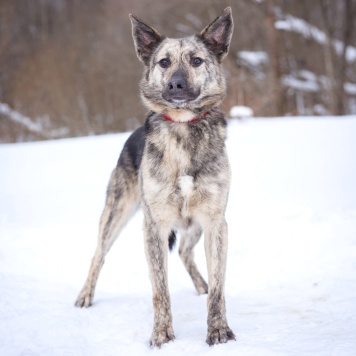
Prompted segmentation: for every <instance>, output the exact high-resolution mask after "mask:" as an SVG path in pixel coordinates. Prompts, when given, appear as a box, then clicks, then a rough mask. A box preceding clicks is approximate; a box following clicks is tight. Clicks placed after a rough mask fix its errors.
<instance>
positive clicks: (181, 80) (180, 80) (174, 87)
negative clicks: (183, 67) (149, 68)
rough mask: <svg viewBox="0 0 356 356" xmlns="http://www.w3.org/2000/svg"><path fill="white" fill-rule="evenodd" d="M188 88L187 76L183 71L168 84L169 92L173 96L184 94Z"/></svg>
mask: <svg viewBox="0 0 356 356" xmlns="http://www.w3.org/2000/svg"><path fill="white" fill-rule="evenodd" d="M186 87H187V82H186V79H185V76H184V75H183V73H182V72H181V71H177V72H176V73H174V74H173V75H172V77H171V79H170V81H169V82H168V90H169V92H170V93H171V94H178V93H182V92H184V90H185V89H186Z"/></svg>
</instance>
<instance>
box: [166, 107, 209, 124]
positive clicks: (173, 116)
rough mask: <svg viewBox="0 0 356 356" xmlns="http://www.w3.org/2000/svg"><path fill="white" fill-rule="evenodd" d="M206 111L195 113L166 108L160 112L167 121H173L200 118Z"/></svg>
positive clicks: (189, 120) (188, 120)
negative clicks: (165, 110)
mask: <svg viewBox="0 0 356 356" xmlns="http://www.w3.org/2000/svg"><path fill="white" fill-rule="evenodd" d="M206 114H207V113H206V112H204V113H203V114H195V113H194V112H192V111H190V110H167V112H164V113H162V116H163V117H164V118H165V119H166V120H169V121H173V122H192V121H196V120H199V119H201V118H202V117H204V116H205V115H206Z"/></svg>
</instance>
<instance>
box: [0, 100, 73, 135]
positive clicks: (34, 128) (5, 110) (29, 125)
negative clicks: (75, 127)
mask: <svg viewBox="0 0 356 356" xmlns="http://www.w3.org/2000/svg"><path fill="white" fill-rule="evenodd" d="M0 114H2V115H4V116H6V117H7V119H8V120H11V121H12V122H15V123H16V124H19V125H21V126H23V127H24V128H26V130H28V131H30V132H33V133H36V134H39V135H40V136H41V137H44V138H59V137H63V136H65V135H66V134H68V129H67V128H65V127H62V128H59V129H56V130H51V131H50V132H48V130H46V129H45V128H44V127H43V125H42V124H41V123H39V122H34V121H33V120H32V119H30V118H29V117H27V116H25V115H23V114H21V113H20V112H18V111H16V110H13V109H11V108H10V106H9V105H8V104H5V103H2V102H0ZM43 119H44V118H41V120H42V121H43Z"/></svg>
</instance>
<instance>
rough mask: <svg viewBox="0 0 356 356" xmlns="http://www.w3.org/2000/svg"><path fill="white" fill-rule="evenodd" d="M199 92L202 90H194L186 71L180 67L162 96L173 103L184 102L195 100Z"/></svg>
mask: <svg viewBox="0 0 356 356" xmlns="http://www.w3.org/2000/svg"><path fill="white" fill-rule="evenodd" d="M199 94H200V90H197V91H194V90H193V89H192V88H191V87H190V85H189V83H188V80H187V75H186V73H185V72H184V71H183V70H182V69H178V70H177V71H175V72H174V73H173V75H172V77H171V78H170V80H169V81H168V83H167V86H166V88H165V90H164V91H163V94H162V97H163V99H165V100H167V101H169V102H171V103H175V104H183V103H185V102H187V101H192V100H195V99H196V98H197V97H198V96H199Z"/></svg>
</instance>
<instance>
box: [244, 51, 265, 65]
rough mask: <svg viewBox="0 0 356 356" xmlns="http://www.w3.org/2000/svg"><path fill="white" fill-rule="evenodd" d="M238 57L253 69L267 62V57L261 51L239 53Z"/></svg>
mask: <svg viewBox="0 0 356 356" xmlns="http://www.w3.org/2000/svg"><path fill="white" fill-rule="evenodd" d="M238 57H239V58H241V59H242V60H244V61H245V62H247V63H248V64H249V65H251V66H253V67H258V66H260V65H262V64H265V63H267V62H268V55H267V53H266V52H263V51H240V52H238Z"/></svg>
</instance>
